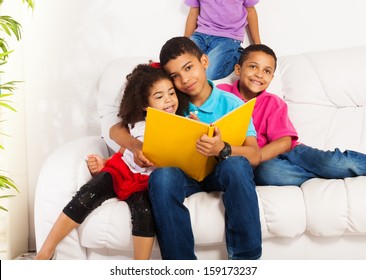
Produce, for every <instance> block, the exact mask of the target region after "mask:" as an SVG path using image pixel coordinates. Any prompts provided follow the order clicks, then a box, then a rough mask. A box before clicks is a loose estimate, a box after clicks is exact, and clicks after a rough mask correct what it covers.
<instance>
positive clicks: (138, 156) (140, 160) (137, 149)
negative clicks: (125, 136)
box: [132, 141, 153, 167]
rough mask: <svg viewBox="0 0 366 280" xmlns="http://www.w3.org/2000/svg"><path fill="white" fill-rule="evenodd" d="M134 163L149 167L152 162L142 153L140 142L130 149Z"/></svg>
mask: <svg viewBox="0 0 366 280" xmlns="http://www.w3.org/2000/svg"><path fill="white" fill-rule="evenodd" d="M132 153H133V158H134V161H135V163H136V164H137V165H138V166H140V167H151V166H153V164H152V163H151V162H150V161H149V160H148V159H147V158H146V157H145V156H144V154H143V153H142V142H140V141H139V142H138V144H137V145H135V146H134V147H133V150H132Z"/></svg>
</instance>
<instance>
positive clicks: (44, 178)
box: [34, 136, 109, 259]
mask: <svg viewBox="0 0 366 280" xmlns="http://www.w3.org/2000/svg"><path fill="white" fill-rule="evenodd" d="M92 153H95V154H98V155H100V156H102V157H108V156H109V153H108V148H107V145H106V144H105V142H104V140H103V139H102V138H101V137H99V136H89V137H83V138H78V139H76V140H73V141H71V142H68V143H66V144H64V145H62V146H61V147H59V148H58V149H57V150H55V151H54V152H52V153H51V154H50V155H49V157H48V158H47V159H46V161H45V162H44V164H43V166H42V169H41V172H40V174H39V177H38V182H37V187H36V194H35V204H34V219H35V232H36V246H37V250H39V249H40V247H41V246H42V244H43V242H44V240H45V239H46V237H47V234H48V232H49V231H50V229H51V227H52V225H53V224H54V222H55V220H56V219H57V217H58V215H59V214H60V213H61V211H62V209H63V208H64V207H65V205H66V204H67V203H68V202H69V201H70V199H71V198H72V196H73V195H74V194H75V192H76V191H77V190H78V189H79V188H80V187H81V186H82V185H83V184H84V183H86V182H87V181H88V180H89V179H90V178H91V175H90V172H89V170H88V168H87V165H86V158H87V155H89V154H92ZM65 246H66V247H68V248H69V249H68V250H66V249H65V250H58V249H59V247H60V248H61V247H65ZM68 252H73V253H72V255H73V257H75V255H78V259H85V258H86V255H85V249H84V248H82V247H81V246H80V242H79V236H78V234H77V231H76V230H74V231H72V232H71V233H70V234H69V236H67V237H66V238H65V239H64V240H63V241H62V242H61V243H60V244H59V246H58V248H57V258H58V259H63V258H65V259H67V258H68V256H67V254H68ZM76 252H77V254H76Z"/></svg>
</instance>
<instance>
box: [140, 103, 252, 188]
mask: <svg viewBox="0 0 366 280" xmlns="http://www.w3.org/2000/svg"><path fill="white" fill-rule="evenodd" d="M254 104H255V99H253V100H251V101H249V102H247V103H245V104H243V105H241V106H240V107H238V108H236V109H234V110H233V111H231V112H230V113H228V114H226V115H225V116H223V117H222V118H220V119H219V120H217V121H216V122H214V123H213V124H212V125H209V124H206V123H202V122H199V121H195V120H192V119H190V118H186V117H182V116H178V115H173V114H169V113H166V112H164V111H160V110H157V109H154V108H150V107H149V108H148V109H147V117H146V128H145V136H144V144H143V149H142V151H143V153H144V155H145V156H146V157H147V158H148V159H149V160H150V161H151V162H153V163H154V164H155V165H156V166H157V167H168V166H171V167H178V168H180V169H182V170H183V171H184V172H185V173H186V174H187V175H189V176H190V177H191V178H193V179H195V180H197V181H201V180H203V179H204V178H205V177H206V176H207V175H208V174H209V173H210V172H212V170H213V169H214V167H215V165H216V163H217V162H216V159H215V158H214V157H209V158H208V157H206V156H203V155H201V154H200V153H198V152H197V150H196V140H197V139H198V138H199V137H201V136H202V135H203V134H207V135H208V136H213V132H214V126H217V127H218V128H219V129H220V131H221V135H222V139H223V140H224V141H226V142H228V143H229V144H230V145H234V146H239V145H242V144H243V143H244V141H245V137H246V131H247V130H248V125H249V122H250V118H251V115H252V111H253V108H254Z"/></svg>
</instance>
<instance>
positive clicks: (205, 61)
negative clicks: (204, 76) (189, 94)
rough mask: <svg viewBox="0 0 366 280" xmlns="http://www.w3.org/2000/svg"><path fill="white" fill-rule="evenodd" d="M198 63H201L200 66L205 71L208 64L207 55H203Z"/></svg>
mask: <svg viewBox="0 0 366 280" xmlns="http://www.w3.org/2000/svg"><path fill="white" fill-rule="evenodd" d="M200 61H201V63H202V65H203V67H204V68H205V69H207V67H208V65H209V64H210V61H209V59H208V56H207V54H203V55H202V56H201V59H200Z"/></svg>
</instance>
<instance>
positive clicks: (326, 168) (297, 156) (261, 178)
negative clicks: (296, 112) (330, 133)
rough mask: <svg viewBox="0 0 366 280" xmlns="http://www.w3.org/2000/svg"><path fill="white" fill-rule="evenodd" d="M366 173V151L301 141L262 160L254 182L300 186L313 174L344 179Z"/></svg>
mask: <svg viewBox="0 0 366 280" xmlns="http://www.w3.org/2000/svg"><path fill="white" fill-rule="evenodd" d="M365 175H366V155H365V154H361V153H358V152H355V151H350V150H346V151H344V152H341V151H340V150H339V149H335V150H334V151H322V150H318V149H315V148H312V147H309V146H306V145H302V144H300V145H297V146H296V147H295V148H294V149H292V150H291V151H290V152H288V153H285V154H281V155H279V156H277V157H276V158H274V159H271V160H269V161H265V162H263V163H261V164H260V165H259V166H258V167H257V168H256V169H255V170H254V178H255V182H256V184H257V185H262V186H264V185H274V186H284V185H295V186H300V185H301V184H302V183H304V182H305V181H307V180H309V179H312V178H325V179H344V178H346V177H356V176H365Z"/></svg>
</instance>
